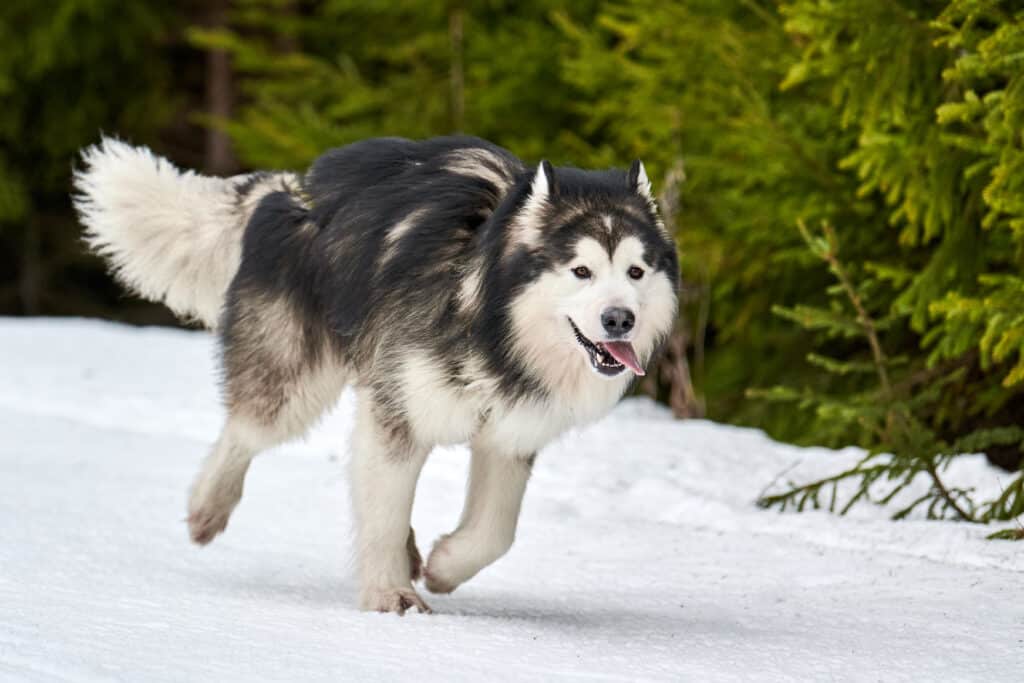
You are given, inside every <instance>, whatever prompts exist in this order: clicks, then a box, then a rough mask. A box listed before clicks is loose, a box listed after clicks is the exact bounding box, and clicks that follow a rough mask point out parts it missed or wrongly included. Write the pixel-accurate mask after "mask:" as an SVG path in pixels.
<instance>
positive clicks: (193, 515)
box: [188, 485, 242, 545]
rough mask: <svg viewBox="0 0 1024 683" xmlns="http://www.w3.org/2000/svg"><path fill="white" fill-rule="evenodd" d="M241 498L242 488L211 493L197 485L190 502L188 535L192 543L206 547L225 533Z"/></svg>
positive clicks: (236, 487)
mask: <svg viewBox="0 0 1024 683" xmlns="http://www.w3.org/2000/svg"><path fill="white" fill-rule="evenodd" d="M241 497H242V490H241V486H232V487H222V488H220V489H214V490H213V491H209V490H204V488H201V487H200V486H198V485H197V486H196V488H195V489H194V490H193V492H192V496H191V497H190V498H189V501H188V533H189V536H190V537H191V538H192V541H193V542H194V543H198V544H199V545H206V544H207V543H209V542H210V541H212V540H213V539H214V538H215V537H216V536H217V534H219V533H221V532H222V531H224V529H225V528H226V527H227V525H228V520H229V519H231V513H232V512H233V511H234V509H235V506H236V505H238V501H239V500H240V499H241Z"/></svg>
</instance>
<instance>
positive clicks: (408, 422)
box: [75, 137, 678, 612]
mask: <svg viewBox="0 0 1024 683" xmlns="http://www.w3.org/2000/svg"><path fill="white" fill-rule="evenodd" d="M83 158H84V162H85V164H84V168H83V169H81V170H80V171H78V172H77V173H76V176H75V186H76V190H77V193H78V194H77V195H76V206H77V208H78V211H79V213H80V215H81V219H82V222H83V224H84V225H85V228H86V239H87V241H88V243H89V244H90V246H91V247H92V248H93V249H94V250H95V251H96V252H98V253H100V254H102V255H103V256H104V257H106V258H107V259H108V261H109V263H110V264H111V267H112V269H113V271H114V272H115V273H116V274H117V276H118V277H119V278H120V279H121V280H122V282H124V284H126V285H127V286H128V287H129V288H131V289H133V290H134V291H136V292H138V293H139V294H140V295H142V296H144V297H146V298H149V299H152V300H155V301H162V302H163V303H165V304H166V305H167V306H169V307H170V308H171V309H172V310H173V311H174V312H175V313H177V314H179V315H181V316H183V317H186V318H191V319H194V320H197V321H199V322H201V323H203V324H204V325H206V326H208V327H210V328H212V329H215V330H216V331H217V333H218V334H219V337H220V342H221V349H222V365H223V375H224V377H223V387H224V398H225V403H226V407H227V414H228V416H227V420H226V423H225V425H224V428H223V431H222V432H221V435H220V437H219V438H218V439H217V442H216V444H215V446H214V447H213V451H212V453H211V454H210V455H209V457H208V458H207V459H206V460H205V462H204V465H203V467H202V470H201V471H200V473H199V475H198V477H197V479H196V482H195V485H194V487H193V489H192V493H191V497H190V500H189V503H188V523H189V528H190V532H191V536H192V539H193V540H194V541H195V542H197V543H200V544H205V543H208V542H210V541H211V540H213V538H214V537H215V536H216V535H217V534H218V533H220V532H221V531H223V530H224V528H225V527H226V525H227V523H228V518H229V516H230V515H231V512H232V510H233V509H234V507H235V505H236V504H237V503H238V501H239V499H240V498H241V495H242V485H243V480H244V477H245V473H246V470H247V469H248V467H249V463H250V461H251V460H252V458H253V456H255V455H256V454H257V453H259V452H260V451H263V450H265V449H267V448H269V447H271V446H274V445H275V444H278V443H281V442H283V441H285V440H288V439H292V438H295V437H298V436H300V435H302V434H304V433H305V432H306V431H307V430H308V429H309V428H310V425H312V424H313V423H314V422H315V421H316V420H317V418H318V417H319V416H320V415H321V414H323V413H324V411H325V410H326V409H328V408H329V407H331V406H332V405H333V404H334V403H335V401H336V400H337V398H338V396H339V394H340V393H341V391H342V389H343V388H344V387H345V386H346V385H352V386H354V387H355V391H356V394H357V406H358V407H357V417H356V429H355V434H354V436H353V442H352V444H353V455H352V460H351V485H352V499H353V504H354V507H355V519H356V524H357V540H358V556H359V562H358V566H359V574H360V598H359V602H360V606H361V607H362V608H364V609H368V610H382V611H397V612H404V611H405V610H406V609H408V608H409V607H413V606H415V607H417V608H418V609H419V610H420V611H428V607H427V605H426V603H424V601H423V600H422V599H421V598H420V596H419V595H418V594H417V593H416V591H415V590H414V588H413V582H414V581H416V580H418V579H419V578H420V577H421V575H422V577H423V578H424V579H425V583H426V587H427V588H428V589H429V590H431V591H434V592H449V591H452V590H454V589H455V588H456V587H457V586H458V585H460V584H461V583H463V582H464V581H466V580H467V579H469V578H471V577H472V576H473V575H475V574H476V573H477V572H479V571H480V570H481V569H483V568H484V567H486V566H487V565H488V564H490V563H491V562H493V561H494V560H496V559H497V558H499V557H500V556H502V555H503V554H504V553H505V552H506V551H507V550H508V549H509V547H510V546H511V544H512V541H513V537H514V535H515V530H516V522H517V518H518V515H519V509H520V503H521V501H522V497H523V493H524V491H525V488H526V482H527V479H528V477H529V475H530V469H531V466H532V464H533V461H534V458H535V456H536V453H537V451H538V450H539V449H541V448H542V447H543V446H544V445H545V444H547V443H548V442H550V441H551V440H552V439H554V438H555V437H557V436H558V435H559V434H561V433H563V432H564V431H566V430H567V429H569V428H570V427H573V426H576V425H581V424H584V423H587V422H590V421H593V420H596V419H597V418H599V417H601V416H602V415H604V414H605V413H606V412H607V411H608V410H609V409H610V408H611V407H612V406H613V405H614V404H615V402H616V401H618V400H619V398H620V397H621V396H622V395H623V393H624V392H625V391H626V389H627V387H628V385H629V383H630V381H631V378H632V375H633V374H634V372H631V371H630V370H629V369H627V368H626V367H625V365H623V364H622V363H620V362H619V361H618V360H617V358H616V357H613V355H610V354H609V353H608V351H607V349H609V348H613V347H615V344H616V343H617V344H618V346H617V347H615V348H623V347H628V348H627V351H628V350H629V349H633V350H634V351H635V354H636V357H638V358H639V363H646V362H647V361H648V360H649V359H650V358H651V356H652V355H653V354H654V353H655V350H656V348H657V347H658V346H659V344H660V343H661V342H662V341H663V340H664V338H665V337H666V335H667V334H668V332H669V330H670V328H671V326H672V323H673V320H674V319H675V315H676V291H677V280H678V272H677V271H678V265H677V260H676V250H675V246H674V244H673V242H672V240H671V237H670V235H669V233H668V232H667V231H666V229H665V228H664V226H663V225H662V224H661V222H660V220H659V218H658V216H657V212H656V208H655V204H654V201H653V199H652V196H651V189H650V184H649V182H648V180H647V176H646V173H645V172H644V168H643V165H642V164H640V163H639V162H635V163H634V164H633V167H632V168H631V169H630V171H629V172H628V173H627V172H623V171H617V170H611V171H582V170H579V169H575V168H557V169H556V168H553V167H552V166H551V165H550V164H548V163H546V162H542V163H541V164H540V165H538V166H537V167H535V168H532V169H530V168H526V167H525V166H524V165H523V163H522V162H521V161H519V160H518V159H517V158H516V157H514V156H513V155H512V154H510V153H509V152H508V151H506V150H504V149H502V148H500V147H497V146H495V145H493V144H491V143H489V142H486V141H484V140H480V139H477V138H471V137H444V138H435V139H430V140H425V141H419V142H416V141H410V140H404V139H399V138H381V139H372V140H366V141H364V142H359V143H356V144H353V145H349V146H347V147H343V148H339V149H334V150H331V151H329V152H327V153H326V154H324V155H323V156H321V157H320V158H319V159H318V160H317V161H316V162H315V163H314V164H313V166H312V168H311V169H310V170H309V171H308V173H306V174H305V175H304V176H300V175H297V174H292V173H254V174H251V175H246V176H238V177H234V178H211V177H204V176H200V175H197V174H195V173H192V172H189V171H184V172H183V171H179V170H178V169H176V168H175V167H174V166H172V165H171V164H170V163H169V162H168V161H166V160H164V159H161V158H159V157H156V156H154V155H153V154H152V153H151V152H150V151H149V150H148V149H145V148H138V147H131V146H128V145H126V144H124V143H122V142H119V141H116V140H111V139H105V140H104V141H102V142H101V143H100V144H99V145H97V146H94V147H91V148H89V149H88V150H86V151H85V152H84V154H83ZM608 311H613V312H614V311H618V312H620V313H621V315H620V318H619V320H618V322H619V323H622V326H621V327H618V328H616V327H614V325H615V321H612V323H611V325H612V327H609V322H608V320H609V319H608ZM626 315H628V316H631V318H630V320H629V324H628V325H627V324H626V323H623V320H625V318H624V317H623V316H626ZM623 342H628V343H625V344H624V343H623ZM605 344H608V346H605ZM620 355H621V354H620ZM627 364H628V363H627ZM635 372H636V373H637V374H639V372H641V370H640V369H639V366H637V368H636V370H635ZM463 442H468V443H469V444H470V446H471V450H472V461H471V465H470V473H469V484H468V489H467V495H466V502H465V507H464V510H463V513H462V518H461V521H460V522H459V525H458V528H457V529H455V531H453V532H452V533H451V534H448V535H446V536H444V537H442V538H441V539H440V540H439V541H438V542H437V543H436V544H435V545H434V548H433V551H432V552H431V553H430V556H429V558H428V559H427V562H426V564H425V566H423V564H422V562H421V560H420V555H419V552H418V551H417V549H416V543H415V538H414V536H413V531H412V529H411V528H410V513H411V509H412V504H413V496H414V493H415V487H416V481H417V478H418V476H419V473H420V469H421V467H422V466H423V463H424V461H425V459H426V457H427V455H428V453H429V452H430V450H431V449H432V447H433V446H435V445H438V444H454V443H463Z"/></svg>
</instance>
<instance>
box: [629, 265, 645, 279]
mask: <svg viewBox="0 0 1024 683" xmlns="http://www.w3.org/2000/svg"><path fill="white" fill-rule="evenodd" d="M626 273H627V274H628V275H629V276H630V277H631V278H633V279H634V280H639V279H640V278H642V277H643V276H644V269H643V268H638V267H637V266H633V267H632V268H630V269H629V270H627V271H626Z"/></svg>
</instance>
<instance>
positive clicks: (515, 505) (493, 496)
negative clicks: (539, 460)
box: [424, 439, 534, 593]
mask: <svg viewBox="0 0 1024 683" xmlns="http://www.w3.org/2000/svg"><path fill="white" fill-rule="evenodd" d="M472 450H473V455H472V461H471V464H470V471H469V486H468V488H467V492H466V502H465V505H464V507H463V509H462V519H461V520H460V521H459V526H458V528H457V529H456V530H455V531H453V532H452V533H450V534H448V535H447V536H442V537H441V538H440V539H438V541H437V543H435V544H434V549H433V550H432V551H431V552H430V557H429V559H428V560H427V566H426V568H425V569H424V578H425V579H426V584H427V589H428V590H430V591H431V592H433V593H450V592H452V591H453V590H455V589H456V588H457V587H458V586H459V584H461V583H463V582H465V581H467V580H469V579H471V578H472V577H473V576H475V575H476V573H477V572H479V571H480V570H481V569H483V568H484V567H486V566H487V565H489V564H491V563H492V562H494V561H495V560H497V559H498V558H499V557H501V556H502V555H504V554H505V553H506V552H508V549H509V548H511V547H512V542H513V541H514V540H515V535H516V524H517V523H518V521H519V510H520V508H521V506H522V502H523V494H524V493H525V492H526V483H527V481H528V480H529V478H530V470H531V469H532V468H533V459H534V456H533V455H530V456H515V455H507V454H505V453H503V452H501V450H500V449H498V448H495V447H493V446H489V445H488V444H487V443H486V442H485V440H484V439H476V440H474V442H473V444H472Z"/></svg>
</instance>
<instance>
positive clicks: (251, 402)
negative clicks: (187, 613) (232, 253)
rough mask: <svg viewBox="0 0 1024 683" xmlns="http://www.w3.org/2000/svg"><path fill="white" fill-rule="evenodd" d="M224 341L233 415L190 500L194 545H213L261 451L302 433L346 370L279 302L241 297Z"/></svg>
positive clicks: (330, 398)
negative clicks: (249, 470)
mask: <svg viewBox="0 0 1024 683" xmlns="http://www.w3.org/2000/svg"><path fill="white" fill-rule="evenodd" d="M232 305H233V308H232V309H231V311H230V314H229V315H228V317H227V324H226V325H225V329H224V333H223V338H222V343H223V351H224V359H223V360H224V374H225V382H224V390H225V398H226V404H227V411H228V417H227V421H226V422H225V424H224V428H223V430H222V431H221V434H220V437H218V439H217V442H216V444H215V445H214V448H213V451H212V452H211V453H210V455H209V456H208V457H207V458H206V460H205V461H204V462H203V465H202V468H201V470H200V472H199V475H198V476H197V477H196V480H195V484H194V485H193V487H192V493H191V495H190V497H189V503H188V525H189V534H190V535H191V537H192V540H193V541H195V542H196V543H199V544H206V543H209V542H210V541H212V540H213V539H214V537H215V536H216V535H217V534H219V533H220V532H222V531H224V528H225V527H226V526H227V523H228V519H229V518H230V516H231V512H232V511H233V510H234V508H235V506H236V505H237V504H238V501H239V500H240V499H241V497H242V487H243V484H244V481H245V474H246V472H247V471H248V469H249V463H250V462H251V461H252V459H253V457H254V456H256V455H257V454H258V453H259V452H260V451H263V450H266V449H268V448H270V447H272V446H276V445H277V444H280V443H283V442H284V441H287V440H289V439H293V438H296V437H299V436H302V435H303V434H304V433H305V432H306V431H307V430H308V429H309V427H310V426H312V425H313V424H314V423H315V422H316V420H317V419H318V418H319V417H320V416H321V415H322V414H323V413H324V411H325V410H326V409H328V408H330V407H331V406H332V405H333V404H334V402H335V401H337V399H338V396H339V394H340V393H341V390H342V388H343V387H344V385H345V381H346V378H347V372H346V369H345V367H344V365H343V364H342V363H341V362H340V360H339V359H338V357H337V355H336V353H334V352H333V351H332V350H331V349H330V348H328V345H327V344H326V341H325V339H326V338H325V337H321V336H315V337H314V336H313V335H312V333H311V332H310V331H309V330H308V328H305V327H303V326H302V325H301V324H299V320H300V319H299V318H298V316H296V315H295V314H294V312H293V311H291V310H290V307H288V306H287V304H286V303H285V302H284V301H283V300H281V299H273V300H272V299H268V298H266V297H263V298H261V299H251V298H250V299H242V300H238V299H236V300H235V302H234V303H233V304H232Z"/></svg>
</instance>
